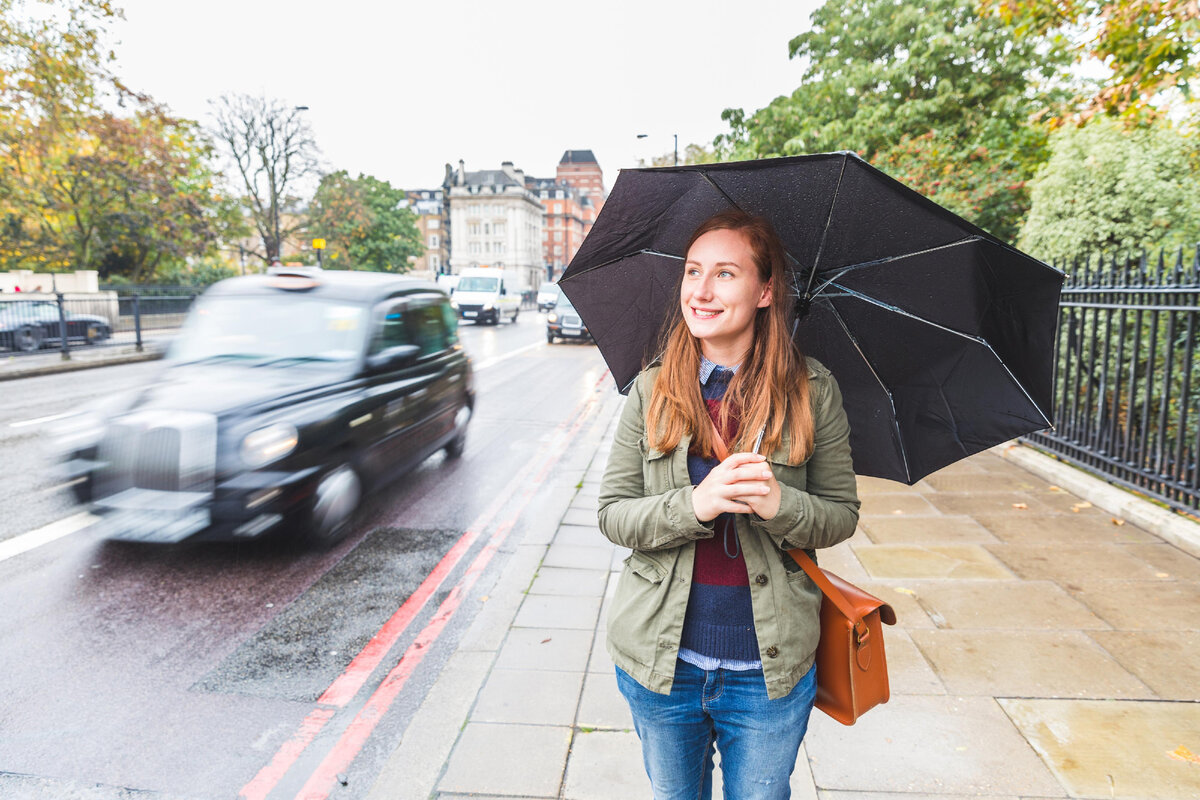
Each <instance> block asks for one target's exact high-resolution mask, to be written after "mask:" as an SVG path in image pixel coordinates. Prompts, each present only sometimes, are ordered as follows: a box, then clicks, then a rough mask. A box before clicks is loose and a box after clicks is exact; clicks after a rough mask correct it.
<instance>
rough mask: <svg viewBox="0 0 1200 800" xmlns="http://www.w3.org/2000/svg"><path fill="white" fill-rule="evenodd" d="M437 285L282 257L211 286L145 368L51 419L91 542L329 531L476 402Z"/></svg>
mask: <svg viewBox="0 0 1200 800" xmlns="http://www.w3.org/2000/svg"><path fill="white" fill-rule="evenodd" d="M455 317H456V315H455V312H454V309H452V308H451V306H450V303H449V300H448V298H447V296H446V294H445V293H444V292H443V291H442V290H441V289H440V288H439V287H438V286H437V285H436V284H434V283H431V282H426V281H421V280H417V279H413V278H408V277H403V276H397V275H392V274H384V273H371V272H343V271H321V270H317V269H307V268H305V269H297V268H292V269H288V268H277V269H276V270H275V271H273V272H272V273H271V274H267V275H255V276H246V277H240V278H231V279H228V280H225V281H221V282H220V283H217V284H214V285H213V286H212V287H210V288H209V289H208V290H207V291H206V292H205V293H204V294H203V295H202V296H201V297H200V298H198V299H197V301H196V303H195V305H194V306H193V307H192V309H191V311H190V312H189V314H188V317H187V320H186V322H185V324H184V326H183V328H182V330H181V332H180V334H179V336H178V337H177V338H176V339H175V341H174V342H173V343H172V344H171V346H170V349H169V352H168V355H167V357H166V359H165V361H164V366H163V369H162V372H161V374H160V375H159V376H158V379H157V380H156V381H155V382H153V383H152V384H151V385H149V386H147V387H145V388H143V389H140V390H138V391H135V392H132V393H129V394H125V395H121V396H118V397H114V398H110V399H109V400H108V401H107V402H105V403H102V404H101V405H99V406H98V407H96V408H93V409H91V410H89V411H86V412H84V413H81V414H79V415H77V416H76V417H74V418H72V419H70V420H67V421H64V424H63V425H62V426H61V427H60V430H59V432H58V438H57V442H58V452H59V454H60V458H61V463H62V465H63V467H64V470H65V472H66V476H65V477H67V478H68V479H70V480H73V481H74V482H75V483H74V486H75V490H76V494H77V496H78V497H79V498H80V499H81V500H82V501H84V502H86V503H88V505H89V507H90V510H91V511H92V512H93V513H94V514H95V515H96V516H97V517H98V521H97V522H96V523H95V525H94V526H93V527H94V529H95V531H96V532H97V533H98V534H99V535H100V536H102V537H104V538H110V539H124V540H136V541H147V542H176V541H180V540H183V539H185V538H192V539H233V540H237V539H246V538H252V537H257V536H261V535H263V534H265V533H267V532H277V533H281V534H284V535H288V536H291V535H295V536H304V537H306V538H307V539H308V540H310V541H312V542H315V543H318V544H322V545H329V544H332V543H334V542H336V541H337V540H338V539H340V538H341V537H342V536H343V535H344V533H345V531H346V527H347V523H348V522H349V521H350V519H351V516H352V514H353V512H354V510H355V508H356V507H357V506H358V505H359V501H360V500H361V498H362V497H363V496H364V493H366V492H368V491H370V490H371V489H372V488H374V487H378V486H380V485H381V484H383V483H385V482H387V481H390V480H393V479H395V478H397V477H398V476H400V475H401V474H403V473H404V472H406V471H408V470H410V469H412V468H413V467H414V466H416V465H417V464H419V463H420V462H422V461H423V460H425V459H426V458H428V457H429V456H430V455H432V454H434V453H436V452H437V451H439V450H444V451H445V453H446V455H447V456H448V457H450V458H456V457H458V456H460V455H461V454H462V452H463V448H464V446H465V442H466V433H467V423H468V421H469V419H470V417H471V410H472V408H473V407H474V403H475V397H474V387H473V382H472V372H471V364H470V361H469V359H468V358H467V355H466V354H465V353H464V352H463V349H462V347H461V345H460V343H459V341H458V334H457V329H456V324H457V323H456V319H455Z"/></svg>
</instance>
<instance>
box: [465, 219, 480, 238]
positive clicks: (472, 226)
mask: <svg viewBox="0 0 1200 800" xmlns="http://www.w3.org/2000/svg"><path fill="white" fill-rule="evenodd" d="M467 233H469V234H471V235H472V236H478V235H479V223H478V222H468V223H467Z"/></svg>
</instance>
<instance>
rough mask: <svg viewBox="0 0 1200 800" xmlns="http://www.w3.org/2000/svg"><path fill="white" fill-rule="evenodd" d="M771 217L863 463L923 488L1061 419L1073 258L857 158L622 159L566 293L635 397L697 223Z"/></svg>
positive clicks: (802, 339) (869, 470)
mask: <svg viewBox="0 0 1200 800" xmlns="http://www.w3.org/2000/svg"><path fill="white" fill-rule="evenodd" d="M730 207H736V208H739V209H741V210H743V211H746V212H748V213H750V214H755V215H761V216H765V217H767V218H768V219H770V220H771V223H772V224H773V225H774V226H775V230H776V231H777V232H778V233H779V236H780V238H781V239H782V240H783V245H784V249H785V250H786V251H787V257H788V262H789V266H790V268H791V275H792V286H791V287H789V288H790V290H791V291H792V292H793V293H794V295H795V298H796V304H797V309H798V310H799V312H800V313H799V317H800V319H799V323H798V326H797V328H796V340H797V342H798V343H799V346H800V349H801V351H802V352H804V353H805V354H806V355H810V356H812V357H814V358H816V359H817V360H819V361H820V362H821V363H823V364H824V365H825V366H827V367H828V368H829V369H830V371H831V372H833V374H834V376H835V377H836V378H837V380H838V383H839V385H840V386H841V389H842V395H843V398H844V402H845V407H846V413H847V415H848V416H849V418H850V426H851V435H850V442H851V448H852V449H853V452H854V468H855V471H856V472H857V473H858V474H860V475H871V476H876V477H881V478H890V479H892V480H898V481H902V482H905V483H910V484H911V483H915V482H916V481H918V480H920V479H921V478H922V477H924V476H925V475H928V474H929V473H931V472H933V471H935V470H937V469H940V468H941V467H943V466H946V465H947V464H950V463H953V462H954V461H957V460H959V459H961V458H965V457H966V456H969V455H971V454H973V453H977V452H979V451H981V450H984V449H986V448H988V447H991V446H992V445H995V444H999V443H1001V442H1005V441H1008V440H1009V439H1012V438H1014V437H1016V436H1021V435H1024V434H1028V433H1031V432H1034V431H1039V430H1044V429H1046V428H1048V427H1050V426H1051V424H1052V423H1051V420H1050V409H1051V369H1052V359H1053V343H1054V331H1055V325H1056V323H1057V319H1058V297H1059V291H1060V290H1061V288H1062V281H1063V275H1062V273H1061V272H1059V271H1058V270H1055V269H1053V268H1052V267H1049V266H1047V265H1046V264H1044V263H1042V262H1040V261H1037V260H1036V259H1033V258H1031V257H1029V256H1027V255H1025V254H1024V253H1021V252H1020V251H1018V250H1016V249H1014V248H1012V247H1010V246H1008V245H1006V244H1004V243H1003V242H1001V241H1000V240H998V239H996V238H995V237H993V236H991V235H989V234H988V233H986V232H985V231H983V230H981V229H980V228H977V227H976V226H974V225H972V224H971V223H969V222H967V221H966V220H964V219H962V218H961V217H959V216H957V215H955V214H953V213H951V212H949V211H947V210H946V209H944V208H942V207H941V206H939V205H937V204H936V203H934V202H933V201H932V200H929V199H928V198H926V197H924V196H922V195H920V194H919V193H917V192H915V191H913V190H912V189H909V188H908V187H906V186H904V185H903V184H901V183H899V182H898V181H895V180H893V179H892V178H889V177H888V176H887V175H885V174H883V173H882V172H880V171H879V170H877V169H875V168H874V167H872V166H870V165H869V164H867V163H866V162H865V161H863V160H862V159H861V158H859V157H858V156H857V155H855V154H854V153H829V154H820V155H811V156H799V157H795V158H781V159H765V160H762V161H745V162H737V163H728V164H706V165H700V166H688V167H660V168H654V169H636V170H622V171H621V173H620V175H619V177H618V178H617V181H616V184H615V185H614V186H613V190H612V193H611V194H610V196H609V198H608V200H607V201H606V202H605V204H604V208H603V209H602V210H601V212H600V215H599V217H598V218H597V220H596V223H595V225H594V227H593V228H592V230H591V232H590V233H589V234H588V236H587V238H586V239H585V240H584V242H583V245H582V246H581V247H580V249H579V252H578V253H577V254H576V256H575V258H574V259H572V261H571V264H570V265H569V266H568V267H567V270H566V271H565V272H564V273H563V277H562V279H561V280H560V285H561V286H562V290H563V292H564V293H566V295H567V297H569V298H570V299H571V302H572V303H573V304H574V305H575V308H576V309H577V310H578V311H579V313H580V315H581V316H582V317H583V320H584V323H585V324H586V325H587V327H588V330H590V331H591V333H592V335H593V337H594V338H595V340H596V343H597V345H598V346H599V348H600V352H601V353H602V354H603V356H604V359H605V361H607V362H608V366H609V368H610V370H611V371H612V374H613V377H614V378H615V379H616V382H617V387H618V388H619V389H620V390H621V391H622V392H627V391H628V390H629V387H630V385H631V384H632V382H633V379H634V378H635V377H636V376H637V373H638V371H639V370H641V368H642V367H643V366H644V365H645V364H647V363H649V362H650V361H652V360H653V359H654V358H655V357H656V356H657V355H658V346H659V333H660V329H661V328H662V325H663V321H664V319H666V318H667V317H668V314H669V313H670V312H671V311H672V310H673V308H674V307H676V306H678V304H679V295H678V286H679V280H680V276H681V274H682V271H683V259H684V256H685V249H686V247H687V242H688V239H689V238H690V237H691V234H692V232H693V231H694V230H695V229H696V228H697V227H698V226H699V224H700V223H701V222H703V221H704V220H705V219H707V218H708V217H710V216H712V215H713V214H715V213H717V212H720V211H724V210H727V209H729V208H730Z"/></svg>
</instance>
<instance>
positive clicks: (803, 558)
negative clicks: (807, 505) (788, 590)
mask: <svg viewBox="0 0 1200 800" xmlns="http://www.w3.org/2000/svg"><path fill="white" fill-rule="evenodd" d="M709 424H710V425H712V435H713V450H714V451H715V452H716V454H717V458H718V459H720V460H721V461H724V460H725V459H727V458H729V447H728V446H726V444H725V440H724V439H722V438H721V432H720V431H718V430H717V426H716V424H715V423H713V421H712V419H711V418H710V419H709ZM786 552H787V554H788V555H789V556H791V557H792V559H793V560H794V561H795V562H796V563H797V564H798V565H799V566H800V569H802V570H804V572H805V573H806V574H807V575H808V577H809V578H811V579H812V582H813V583H815V584H816V585H817V588H818V589H820V590H821V594H823V595H825V596H826V597H828V598H829V601H830V602H831V603H833V604H834V605H835V606H837V610H838V611H840V612H842V616H844V617H845V618H846V619H848V620H850V621H851V622H853V623H854V630H855V632H856V633H858V635H859V638H860V641H861V640H862V639H865V638H866V636H867V626H866V623H865V622H863V615H862V614H860V613H859V612H857V611H855V609H854V606H852V605H850V602H849V601H848V600H847V599H846V596H845V595H844V594H842V593H841V591H840V590H839V589H838V588H837V587H836V586H834V585H833V582H832V581H830V580H829V578H828V577H826V575H825V572H824V571H823V570H822V569H821V568H820V567H818V566H817V563H816V562H815V561H813V560H812V559H811V558H809V556H808V553H806V552H804V551H803V550H801V549H800V548H794V549H792V550H787V551H786Z"/></svg>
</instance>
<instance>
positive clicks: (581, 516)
mask: <svg viewBox="0 0 1200 800" xmlns="http://www.w3.org/2000/svg"><path fill="white" fill-rule="evenodd" d="M562 524H563V525H585V526H586V525H596V524H597V521H596V510H595V509H593V508H568V509H567V513H566V514H564V515H563V518H562Z"/></svg>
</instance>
